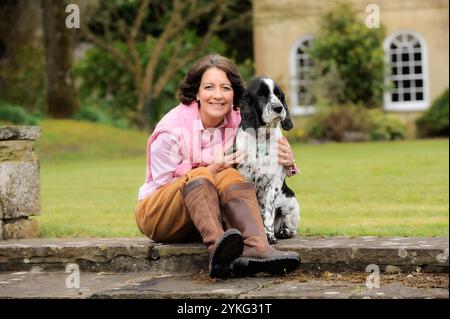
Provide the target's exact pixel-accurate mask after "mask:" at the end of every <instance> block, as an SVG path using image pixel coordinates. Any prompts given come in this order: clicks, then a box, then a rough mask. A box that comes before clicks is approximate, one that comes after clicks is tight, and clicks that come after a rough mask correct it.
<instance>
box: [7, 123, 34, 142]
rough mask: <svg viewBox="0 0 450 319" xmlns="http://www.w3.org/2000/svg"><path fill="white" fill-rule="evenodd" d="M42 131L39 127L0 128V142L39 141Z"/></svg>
mask: <svg viewBox="0 0 450 319" xmlns="http://www.w3.org/2000/svg"><path fill="white" fill-rule="evenodd" d="M41 133H42V129H41V128H40V127H39V126H0V141H7V140H33V141H35V140H37V139H38V137H39V136H40V135H41Z"/></svg>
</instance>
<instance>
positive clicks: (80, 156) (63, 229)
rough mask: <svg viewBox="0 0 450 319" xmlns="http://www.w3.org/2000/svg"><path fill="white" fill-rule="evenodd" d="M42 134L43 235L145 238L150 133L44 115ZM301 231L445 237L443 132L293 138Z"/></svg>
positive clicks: (446, 182) (445, 147)
mask: <svg viewBox="0 0 450 319" xmlns="http://www.w3.org/2000/svg"><path fill="white" fill-rule="evenodd" d="M43 131H44V132H43V136H42V137H41V138H40V140H39V142H38V147H37V151H38V155H39V157H40V159H41V181H42V186H41V187H42V190H41V196H42V214H41V216H38V217H35V218H36V219H37V220H38V221H39V224H40V225H41V230H42V235H43V236H44V237H67V236H74V237H75V236H76V237H84V236H92V237H95V236H101V237H116V236H141V234H140V232H139V230H138V229H137V227H136V225H135V221H134V209H135V205H136V202H137V199H136V197H137V190H138V188H139V186H140V185H141V184H142V183H143V180H144V177H145V143H146V138H147V136H146V134H144V133H139V132H133V131H125V130H120V129H115V128H111V127H107V126H100V125H94V124H89V123H80V122H74V121H45V122H44V123H43ZM294 149H295V152H296V155H297V162H298V163H299V166H300V167H301V169H302V171H303V172H302V174H301V175H299V176H296V177H293V178H290V179H288V184H289V185H290V186H291V187H292V188H293V189H294V191H295V192H296V193H297V198H298V200H299V202H300V204H301V206H302V215H301V224H300V227H299V231H298V232H299V234H300V235H325V236H335V235H349V236H357V235H386V236H394V235H408V236H448V224H449V177H448V174H449V172H448V170H449V144H448V140H447V139H440V140H420V141H399V142H391V143H387V142H386V143H385V142H382V143H381V142H380V143H361V144H324V145H309V144H298V145H295V146H294Z"/></svg>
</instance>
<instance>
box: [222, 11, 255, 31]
mask: <svg viewBox="0 0 450 319" xmlns="http://www.w3.org/2000/svg"><path fill="white" fill-rule="evenodd" d="M251 16H252V14H251V12H250V11H248V12H245V13H244V14H242V15H240V16H239V17H237V18H235V19H233V20H230V21H227V22H225V23H222V24H221V25H220V26H219V27H218V28H217V31H223V30H227V29H231V28H233V27H235V26H236V25H238V24H240V23H242V22H245V21H246V20H247V19H248V18H250V17H251Z"/></svg>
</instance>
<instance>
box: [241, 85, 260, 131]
mask: <svg viewBox="0 0 450 319" xmlns="http://www.w3.org/2000/svg"><path fill="white" fill-rule="evenodd" d="M255 103H256V101H254V100H253V98H252V97H251V96H250V94H249V93H248V92H245V93H244V95H243V96H242V98H241V100H240V101H239V109H240V110H241V118H242V120H241V127H242V129H243V130H244V131H245V130H247V129H248V128H249V127H250V128H252V129H254V131H255V132H256V131H257V129H258V113H257V112H256V107H255Z"/></svg>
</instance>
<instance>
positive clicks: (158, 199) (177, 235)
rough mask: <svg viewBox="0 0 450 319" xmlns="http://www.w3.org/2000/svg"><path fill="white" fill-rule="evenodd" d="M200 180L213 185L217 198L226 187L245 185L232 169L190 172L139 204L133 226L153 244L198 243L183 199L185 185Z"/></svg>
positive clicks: (201, 169) (199, 238) (196, 169)
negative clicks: (214, 173)
mask: <svg viewBox="0 0 450 319" xmlns="http://www.w3.org/2000/svg"><path fill="white" fill-rule="evenodd" d="M200 177H202V178H206V179H208V180H209V181H210V182H212V183H213V184H214V185H216V188H217V190H218V193H219V196H221V193H222V191H223V190H224V189H225V188H227V186H229V185H231V184H235V183H242V182H244V178H243V177H242V175H241V174H240V173H239V172H238V171H237V170H236V169H234V168H227V169H225V170H223V171H221V172H219V173H217V174H216V175H213V174H212V173H211V171H210V170H209V169H207V168H206V167H198V168H195V169H192V170H191V171H189V172H187V173H186V175H184V176H182V177H180V178H178V179H176V180H174V181H173V182H170V183H168V184H166V185H164V186H162V187H161V188H159V189H158V190H156V191H155V192H154V193H152V194H151V195H150V196H148V197H146V198H144V199H142V200H141V201H140V202H139V204H138V206H137V210H136V222H137V224H138V226H139V229H140V230H141V232H142V233H143V234H144V235H146V236H147V237H149V238H150V239H152V240H154V241H156V242H167V243H170V242H186V241H201V237H200V234H199V233H198V231H197V230H196V228H195V227H194V224H193V223H192V221H191V218H190V217H189V214H188V212H187V210H186V207H185V205H184V202H183V198H182V193H183V189H184V187H185V185H186V184H187V183H188V182H190V181H192V180H194V179H196V178H200Z"/></svg>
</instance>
